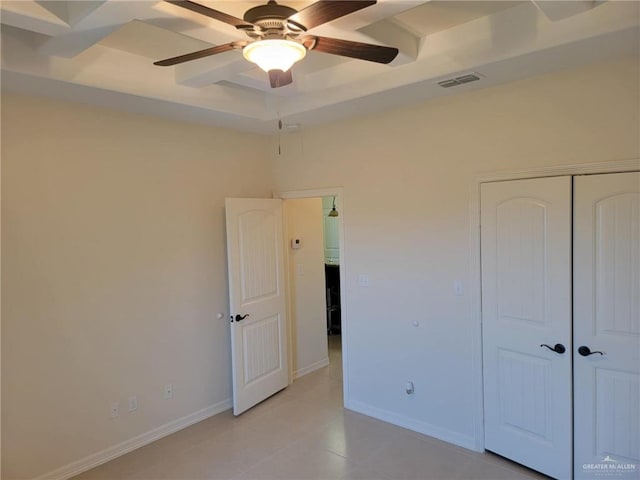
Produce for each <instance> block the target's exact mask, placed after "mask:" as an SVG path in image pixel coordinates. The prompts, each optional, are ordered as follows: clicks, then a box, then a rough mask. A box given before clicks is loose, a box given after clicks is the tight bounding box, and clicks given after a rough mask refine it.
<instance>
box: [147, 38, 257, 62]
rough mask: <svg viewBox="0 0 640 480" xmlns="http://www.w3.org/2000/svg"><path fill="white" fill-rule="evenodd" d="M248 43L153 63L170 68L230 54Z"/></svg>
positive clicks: (234, 43)
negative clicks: (224, 53)
mask: <svg viewBox="0 0 640 480" xmlns="http://www.w3.org/2000/svg"><path fill="white" fill-rule="evenodd" d="M247 43H248V42H231V43H224V44H222V45H217V46H215V47H210V48H205V49H204V50H198V51H197V52H191V53H187V54H185V55H178V56H177V57H172V58H167V59H165V60H159V61H157V62H153V64H154V65H158V66H159V67H170V66H172V65H177V64H179V63H184V62H190V61H191V60H197V59H198V58H204V57H209V56H211V55H216V54H217V53H223V52H228V51H230V50H235V49H237V48H242V47H244V46H245V45H246V44H247Z"/></svg>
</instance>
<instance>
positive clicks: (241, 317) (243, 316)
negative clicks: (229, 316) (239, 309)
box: [235, 313, 249, 322]
mask: <svg viewBox="0 0 640 480" xmlns="http://www.w3.org/2000/svg"><path fill="white" fill-rule="evenodd" d="M248 316H249V314H248V313H247V314H246V315H240V314H238V315H236V318H235V320H236V322H239V321H240V320H244V319H245V318H247V317H248Z"/></svg>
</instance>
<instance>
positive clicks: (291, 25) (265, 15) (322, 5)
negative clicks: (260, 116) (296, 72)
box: [154, 0, 398, 88]
mask: <svg viewBox="0 0 640 480" xmlns="http://www.w3.org/2000/svg"><path fill="white" fill-rule="evenodd" d="M165 1H167V2H168V3H172V4H174V5H178V6H180V7H183V8H186V9H187V10H191V11H193V12H196V13H200V14H202V15H206V16H207V17H210V18H213V19H215V20H219V21H221V22H224V23H228V24H229V25H233V26H234V27H236V28H237V29H238V30H240V31H243V32H244V33H245V34H247V35H248V36H249V38H250V40H239V41H235V42H230V43H225V44H223V45H217V46H215V47H211V48H206V49H204V50H199V51H197V52H192V53H187V54H185V55H179V56H177V57H172V58H167V59H165V60H160V61H158V62H154V65H159V66H162V67H166V66H171V65H177V64H179V63H184V62H189V61H191V60H196V59H199V58H204V57H208V56H210V55H216V54H218V53H223V52H228V51H230V50H234V49H242V53H243V55H244V57H245V58H246V59H247V60H249V61H250V62H253V63H255V64H257V65H258V66H259V67H260V68H261V69H262V70H264V71H265V72H267V73H268V74H269V82H270V84H271V87H272V88H278V87H283V86H285V85H288V84H290V83H291V82H292V81H293V77H292V76H291V70H290V69H291V67H292V66H293V64H294V63H295V62H297V61H299V60H302V59H303V58H304V57H305V55H306V54H307V51H309V50H317V51H318V52H324V53H330V54H332V55H340V56H343V57H351V58H357V59H360V60H367V61H369V62H377V63H389V62H391V61H392V60H393V59H394V58H395V57H396V56H397V55H398V49H397V48H392V47H385V46H381V45H372V44H368V43H360V42H352V41H350V40H340V39H337V38H329V37H319V36H316V35H308V34H307V33H306V32H307V30H309V29H311V28H314V27H317V26H319V25H322V24H324V23H328V22H330V21H332V20H335V19H337V18H340V17H343V16H345V15H348V14H350V13H353V12H356V11H358V10H361V9H363V8H366V7H369V6H371V5H374V4H375V3H376V0H320V1H317V2H315V3H313V4H311V5H309V6H308V7H306V8H303V9H302V10H300V11H297V10H296V9H294V8H291V7H287V6H285V5H279V4H278V3H277V2H276V1H275V0H268V2H267V3H266V4H265V5H259V6H257V7H253V8H250V9H249V10H247V11H246V12H245V13H244V16H243V18H242V19H239V18H236V17H234V16H232V15H228V14H226V13H224V12H220V11H218V10H214V9H213V8H209V7H206V6H204V5H201V4H199V3H196V2H192V1H190V0H165Z"/></svg>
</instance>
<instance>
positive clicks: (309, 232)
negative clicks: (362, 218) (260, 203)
mask: <svg viewBox="0 0 640 480" xmlns="http://www.w3.org/2000/svg"><path fill="white" fill-rule="evenodd" d="M284 206H285V216H286V223H287V230H288V234H287V236H286V239H287V241H290V240H292V239H294V238H299V239H301V240H302V247H301V248H299V249H297V250H294V249H292V248H291V247H290V243H289V245H288V246H287V248H288V252H289V279H290V281H289V286H290V290H289V291H290V295H291V299H292V302H291V307H292V312H291V317H292V318H291V326H292V331H293V333H294V338H293V340H294V342H293V345H294V348H293V350H294V352H293V362H294V363H293V365H292V368H293V373H294V377H299V376H302V375H305V374H307V373H309V372H312V371H313V370H316V369H318V368H320V367H323V366H326V365H327V364H328V361H329V359H328V355H329V352H328V347H327V315H326V300H325V283H324V241H323V231H322V230H323V218H322V199H321V198H301V199H292V200H285V201H284Z"/></svg>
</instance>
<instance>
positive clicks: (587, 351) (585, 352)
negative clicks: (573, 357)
mask: <svg viewBox="0 0 640 480" xmlns="http://www.w3.org/2000/svg"><path fill="white" fill-rule="evenodd" d="M578 353H579V354H580V355H582V356H583V357H588V356H589V355H593V354H595V353H599V354H600V355H604V352H598V351H596V352H592V351H591V349H590V348H589V347H587V346H586V345H583V346H581V347H580V348H578Z"/></svg>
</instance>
